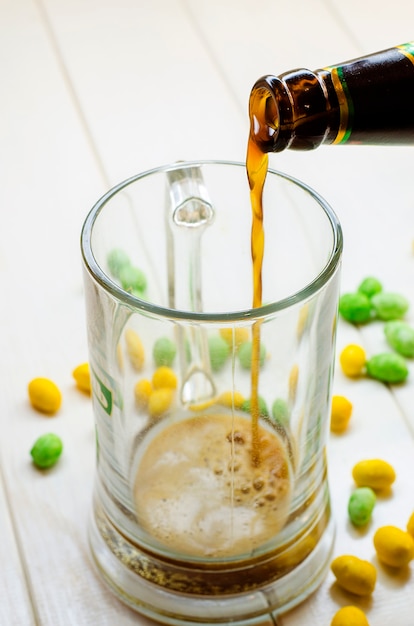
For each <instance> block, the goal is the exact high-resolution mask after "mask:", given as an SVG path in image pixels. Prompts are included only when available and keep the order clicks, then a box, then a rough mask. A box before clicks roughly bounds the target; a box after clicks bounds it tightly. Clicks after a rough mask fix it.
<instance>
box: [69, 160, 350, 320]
mask: <svg viewBox="0 0 414 626" xmlns="http://www.w3.org/2000/svg"><path fill="white" fill-rule="evenodd" d="M203 165H206V166H208V165H222V166H233V167H234V166H235V167H243V168H246V163H243V162H241V161H229V160H215V159H211V160H196V161H177V162H175V163H170V164H167V165H161V166H158V167H154V168H152V169H149V170H146V171H143V172H141V173H138V174H135V175H133V176H131V177H129V178H127V179H125V180H123V181H121V182H120V183H118V184H116V185H114V186H113V187H111V188H110V189H109V190H108V191H107V192H106V193H105V194H104V195H103V196H101V198H99V200H98V201H97V202H96V203H95V204H94V205H93V207H92V209H91V210H90V211H89V213H88V214H87V216H86V218H85V221H84V223H83V226H82V230H81V237H80V245H81V254H82V260H83V263H84V267H85V268H86V270H87V271H88V273H89V274H90V275H91V277H92V278H93V280H94V281H96V282H97V283H98V284H99V285H100V286H101V287H102V288H103V289H104V290H105V291H106V292H108V293H109V294H110V295H111V296H112V297H113V298H115V299H116V300H118V301H119V302H120V303H122V304H123V305H125V306H127V307H129V308H131V309H135V310H141V311H144V312H146V313H149V314H151V315H155V316H157V317H162V318H164V319H166V318H168V319H172V320H187V321H191V322H197V323H201V322H211V323H213V322H220V323H232V322H238V323H240V322H242V321H243V320H245V321H252V320H256V321H259V320H262V319H264V318H267V317H269V316H271V315H273V314H275V313H278V312H280V311H283V310H284V309H288V308H291V307H292V306H294V305H297V304H299V303H304V302H305V301H306V300H308V299H309V298H311V297H312V296H314V295H315V294H316V293H318V291H320V290H321V289H322V288H323V287H324V286H325V285H326V284H327V283H328V282H329V280H330V278H331V277H332V276H334V274H335V273H336V271H337V269H338V268H339V265H340V261H341V256H342V250H343V234H342V228H341V224H340V222H339V219H338V217H337V216H336V213H335V212H334V210H333V209H332V207H331V206H330V204H329V203H328V202H327V201H326V200H325V199H324V198H323V197H322V196H321V195H320V194H319V193H318V192H317V191H315V190H314V189H313V188H312V187H310V186H309V185H307V184H306V183H304V182H302V181H301V180H299V179H297V178H295V177H293V176H291V175H290V174H286V173H284V172H281V171H279V170H275V169H273V168H269V169H268V173H267V175H268V176H269V175H272V176H277V177H279V178H283V179H285V180H287V181H289V182H291V183H293V184H294V185H296V186H297V187H300V188H301V189H302V190H304V191H305V192H307V193H308V194H309V195H310V196H311V197H312V198H313V199H314V200H315V201H316V202H317V204H319V206H320V207H321V209H322V210H323V211H324V213H325V215H326V216H327V218H328V221H329V223H330V225H331V229H332V235H333V245H332V249H331V254H330V256H329V258H328V260H327V262H326V263H325V265H324V267H323V268H322V270H321V271H320V272H319V274H317V276H315V278H314V279H313V280H312V281H311V282H310V283H308V284H307V285H305V286H304V287H303V288H302V289H299V290H298V291H296V292H295V293H293V294H290V295H289V296H287V297H285V298H282V299H281V300H277V301H275V302H270V303H269V302H267V303H266V304H263V305H262V306H260V307H257V308H253V307H251V308H248V309H241V310H234V311H226V312H217V313H216V312H208V313H206V312H195V311H187V310H182V309H171V308H169V307H163V306H160V305H158V304H154V303H152V302H149V301H148V300H144V299H141V298H139V297H137V296H135V295H133V294H131V293H129V292H127V291H125V290H123V289H122V288H121V287H120V286H119V285H117V284H116V283H115V282H113V281H112V280H111V279H110V277H109V276H108V275H107V273H106V272H105V271H104V270H103V269H102V267H101V265H100V264H99V263H98V261H97V260H96V258H95V255H94V253H93V249H92V232H93V228H94V225H95V222H96V220H97V218H98V216H99V214H100V212H101V211H102V210H103V209H104V207H105V205H106V204H107V203H108V202H109V201H110V200H111V198H113V197H114V196H115V195H116V194H117V193H118V192H120V191H123V190H124V189H125V188H127V187H128V186H129V185H132V184H133V183H135V182H137V181H139V180H141V179H143V178H147V177H149V176H152V175H154V174H158V173H161V172H164V173H165V172H169V171H173V170H176V169H184V168H194V167H201V166H203ZM246 177H247V174H246Z"/></svg>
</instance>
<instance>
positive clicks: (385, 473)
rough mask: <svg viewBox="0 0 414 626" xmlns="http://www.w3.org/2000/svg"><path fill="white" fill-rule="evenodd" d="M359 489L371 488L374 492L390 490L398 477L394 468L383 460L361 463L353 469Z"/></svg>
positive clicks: (353, 475)
mask: <svg viewBox="0 0 414 626" xmlns="http://www.w3.org/2000/svg"><path fill="white" fill-rule="evenodd" d="M352 477H353V479H354V481H355V482H356V484H357V486H358V487H371V489H373V490H374V491H382V490H385V489H389V488H390V487H391V485H392V483H393V482H394V480H395V478H396V476H395V471H394V468H393V467H392V466H391V465H390V464H389V463H387V462H386V461H382V460H381V459H370V460H367V461H360V462H359V463H357V464H356V465H354V467H353V469H352Z"/></svg>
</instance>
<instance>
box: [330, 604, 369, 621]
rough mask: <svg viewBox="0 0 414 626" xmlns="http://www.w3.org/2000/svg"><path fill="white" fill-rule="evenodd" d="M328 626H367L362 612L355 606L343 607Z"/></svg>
mask: <svg viewBox="0 0 414 626" xmlns="http://www.w3.org/2000/svg"><path fill="white" fill-rule="evenodd" d="M330 626H369V622H368V619H367V617H366V615H365V613H364V612H363V611H361V609H359V608H358V607H356V606H352V605H351V606H343V607H342V608H341V609H339V611H337V612H336V613H335V615H334V616H333V618H332V621H331V624H330Z"/></svg>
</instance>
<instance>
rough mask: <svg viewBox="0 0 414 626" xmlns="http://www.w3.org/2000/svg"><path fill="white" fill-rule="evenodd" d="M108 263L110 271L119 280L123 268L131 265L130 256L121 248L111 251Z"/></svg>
mask: <svg viewBox="0 0 414 626" xmlns="http://www.w3.org/2000/svg"><path fill="white" fill-rule="evenodd" d="M106 262H107V263H108V267H109V271H110V272H111V274H112V276H114V277H115V278H119V273H120V271H121V270H122V268H124V267H127V266H129V265H131V262H130V260H129V256H128V255H127V253H126V252H124V251H123V250H121V249H120V248H114V249H113V250H111V251H110V252H109V254H108V256H107V259H106Z"/></svg>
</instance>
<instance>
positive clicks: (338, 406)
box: [330, 395, 353, 433]
mask: <svg viewBox="0 0 414 626" xmlns="http://www.w3.org/2000/svg"><path fill="white" fill-rule="evenodd" d="M352 408H353V407H352V402H351V401H350V400H348V398H346V397H345V396H340V395H334V396H332V402H331V421H330V428H331V431H332V432H334V433H342V432H344V431H345V430H346V429H347V428H348V424H349V420H350V419H351V415H352Z"/></svg>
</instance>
